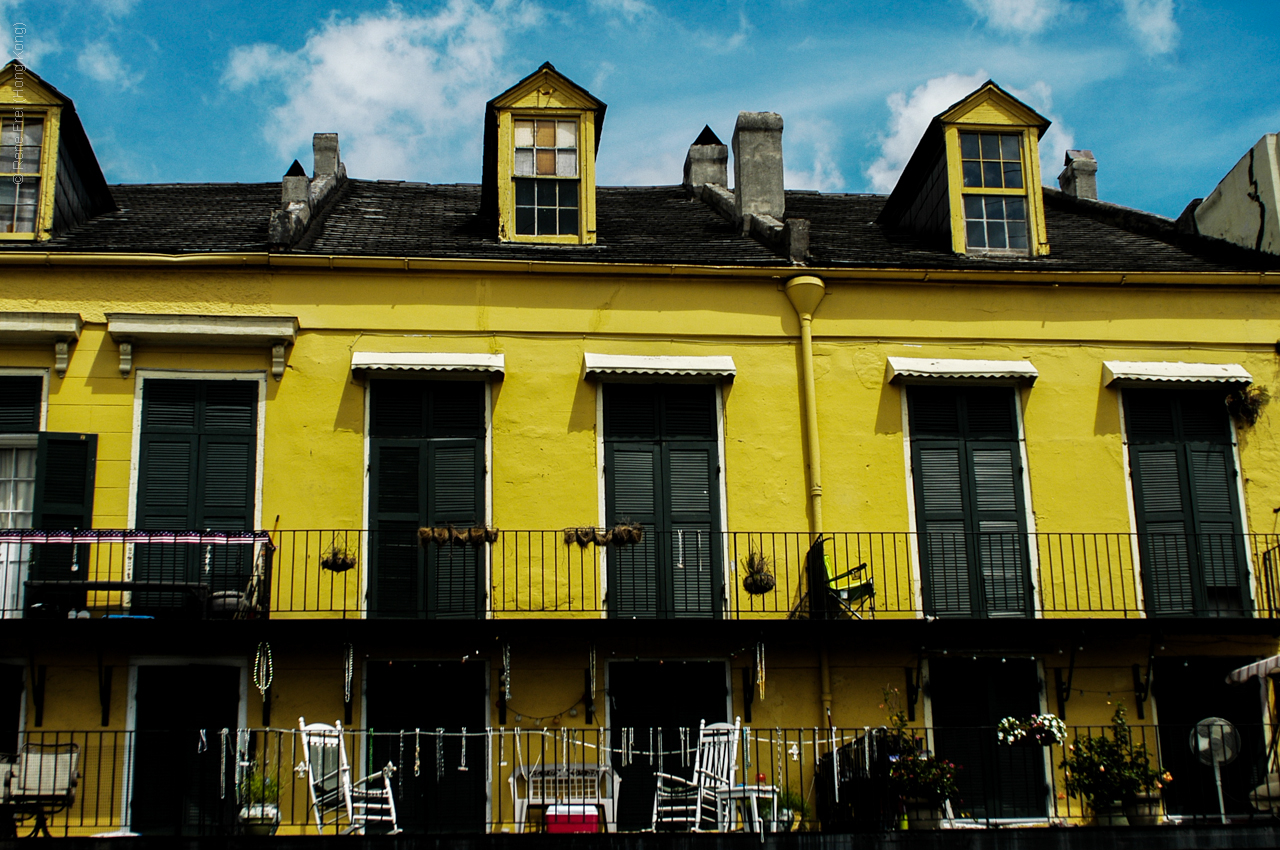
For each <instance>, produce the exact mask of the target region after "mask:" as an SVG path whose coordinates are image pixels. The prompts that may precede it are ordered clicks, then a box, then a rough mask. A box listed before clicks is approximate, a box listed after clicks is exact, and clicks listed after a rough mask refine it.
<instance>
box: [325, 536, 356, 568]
mask: <svg viewBox="0 0 1280 850" xmlns="http://www.w3.org/2000/svg"><path fill="white" fill-rule="evenodd" d="M355 565H356V556H355V555H353V554H351V553H350V552H348V551H347V550H346V548H345V547H343V546H340V545H338V544H337V543H335V544H333V546H331V547H330V548H329V551H328V552H325V553H324V556H323V557H322V558H321V559H320V567H321V568H322V569H326V570H328V571H329V572H331V573H345V572H346V571H347V570H349V569H351V568H352V567H354V566H355Z"/></svg>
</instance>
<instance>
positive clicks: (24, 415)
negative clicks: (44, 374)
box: [0, 375, 44, 434]
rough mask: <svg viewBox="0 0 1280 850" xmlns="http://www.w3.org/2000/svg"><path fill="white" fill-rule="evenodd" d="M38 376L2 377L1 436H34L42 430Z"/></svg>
mask: <svg viewBox="0 0 1280 850" xmlns="http://www.w3.org/2000/svg"><path fill="white" fill-rule="evenodd" d="M43 392H44V379H43V378H41V377H39V376H38V375H0V434H33V433H35V432H36V431H39V430H40V396H41V395H42V393H43Z"/></svg>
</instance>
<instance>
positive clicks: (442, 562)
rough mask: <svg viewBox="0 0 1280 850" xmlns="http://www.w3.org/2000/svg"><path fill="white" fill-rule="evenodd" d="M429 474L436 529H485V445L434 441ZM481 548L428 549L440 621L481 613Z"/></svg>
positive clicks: (431, 596) (431, 605)
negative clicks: (441, 527) (483, 485)
mask: <svg viewBox="0 0 1280 850" xmlns="http://www.w3.org/2000/svg"><path fill="white" fill-rule="evenodd" d="M428 445H429V450H430V462H429V464H430V465H429V470H428V475H427V482H428V485H427V486H428V496H427V501H428V505H429V516H428V518H427V519H428V522H427V524H428V525H430V526H433V527H440V526H448V525H452V526H454V527H455V528H471V527H472V526H478V525H482V524H483V523H482V518H483V515H484V494H483V492H482V490H481V487H482V478H481V475H480V471H481V470H482V469H483V468H484V444H483V442H482V441H480V440H476V439H451V440H433V441H431V443H429V444H428ZM483 551H484V550H483V549H482V548H481V547H479V546H472V545H467V546H456V545H453V544H450V545H447V546H438V545H431V546H429V547H428V548H427V581H428V590H427V607H428V610H429V611H430V612H431V613H432V614H433V615H434V616H437V617H468V618H472V617H475V616H477V615H478V613H479V611H480V600H481V596H480V579H481V575H480V555H481V553H482V552H483Z"/></svg>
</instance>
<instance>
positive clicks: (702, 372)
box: [582, 352, 738, 381]
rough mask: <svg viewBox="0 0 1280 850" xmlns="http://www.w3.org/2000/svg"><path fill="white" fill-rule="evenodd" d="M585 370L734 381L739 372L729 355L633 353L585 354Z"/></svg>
mask: <svg viewBox="0 0 1280 850" xmlns="http://www.w3.org/2000/svg"><path fill="white" fill-rule="evenodd" d="M582 372H583V374H584V375H586V376H587V377H600V376H618V375H639V376H653V377H660V378H723V379H725V380H729V381H732V380H733V377H734V375H736V374H737V373H738V370H737V368H736V367H735V366H734V365H733V358H732V357H729V356H728V355H714V356H709V357H646V356H643V355H633V354H592V353H591V352H586V353H585V354H583V356H582Z"/></svg>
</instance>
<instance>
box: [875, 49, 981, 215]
mask: <svg viewBox="0 0 1280 850" xmlns="http://www.w3.org/2000/svg"><path fill="white" fill-rule="evenodd" d="M986 79H987V75H986V72H985V71H978V72H977V73H976V74H971V75H969V76H964V75H962V74H948V75H947V76H945V77H934V78H933V79H932V80H929V81H928V82H927V83H925V84H924V85H921V86H917V87H916V89H915V91H913V92H911V96H910V97H907V95H906V94H904V93H903V92H894V93H893V94H891V95H889V112H890V113H891V114H890V116H889V132H888V134H887V135H886V136H885V137H884V138H883V139H882V140H881V142H880V157H879V159H877V160H876V161H875V162H873V163H871V165H870V166H869V167H868V168H867V171H866V174H867V177H868V178H869V179H870V180H871V188H872V189H874V190H875V191H877V192H889V191H892V189H893V187H894V184H896V183H897V182H898V177H899V176H901V174H902V169H903V168H905V167H906V165H907V160H909V159H910V158H911V154H912V153H913V152H914V151H915V149H916V145H917V144H919V142H920V137H921V136H923V135H924V131H925V128H926V127H928V126H929V121H930V120H931V119H932V118H933V117H934V116H935V115H937V114H938V113H939V112H941V111H942V110H944V109H946V108H947V107H948V106H950V105H951V104H953V103H955V102H956V101H957V100H960V98H962V97H964V96H965V95H967V94H968V93H969V92H971V91H973V90H974V89H976V88H977V87H978V86H980V85H982V84H983V83H984V82H986Z"/></svg>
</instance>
